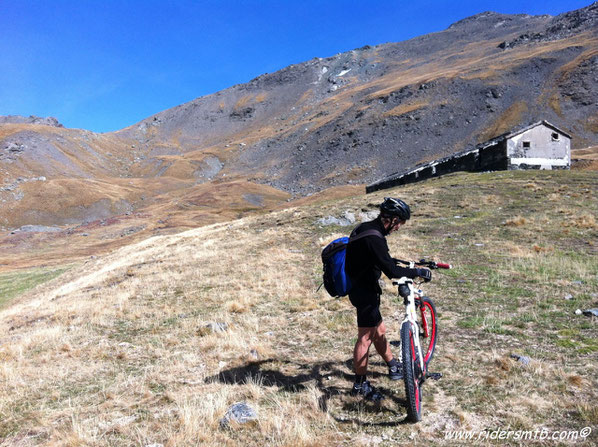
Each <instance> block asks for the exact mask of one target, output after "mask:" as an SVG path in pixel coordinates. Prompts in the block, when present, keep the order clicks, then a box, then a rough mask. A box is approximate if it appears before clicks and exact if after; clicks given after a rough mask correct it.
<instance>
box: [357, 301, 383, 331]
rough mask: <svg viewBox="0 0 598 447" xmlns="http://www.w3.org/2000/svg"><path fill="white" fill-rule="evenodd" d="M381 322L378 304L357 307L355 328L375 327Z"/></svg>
mask: <svg viewBox="0 0 598 447" xmlns="http://www.w3.org/2000/svg"><path fill="white" fill-rule="evenodd" d="M381 321H382V315H381V314H380V305H379V304H369V305H366V306H362V307H357V327H376V326H378V325H379V324H380V322H381Z"/></svg>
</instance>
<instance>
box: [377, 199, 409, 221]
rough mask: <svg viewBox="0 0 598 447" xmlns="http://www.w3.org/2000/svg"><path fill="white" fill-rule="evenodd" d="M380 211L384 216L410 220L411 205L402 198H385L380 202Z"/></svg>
mask: <svg viewBox="0 0 598 447" xmlns="http://www.w3.org/2000/svg"><path fill="white" fill-rule="evenodd" d="M380 211H381V212H382V214H383V215H384V216H393V217H398V218H399V219H401V220H409V218H410V217H411V210H410V209H409V205H407V204H406V203H405V202H403V201H402V200H401V199H394V198H392V197H385V198H384V202H382V203H381V204H380Z"/></svg>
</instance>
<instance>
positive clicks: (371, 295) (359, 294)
mask: <svg viewBox="0 0 598 447" xmlns="http://www.w3.org/2000/svg"><path fill="white" fill-rule="evenodd" d="M349 300H350V301H351V304H353V306H355V308H356V309H357V327H376V326H378V325H379V324H380V322H381V321H382V315H381V314H380V294H379V293H377V291H373V290H371V289H369V290H368V289H365V288H358V287H355V288H354V289H351V292H350V293H349Z"/></svg>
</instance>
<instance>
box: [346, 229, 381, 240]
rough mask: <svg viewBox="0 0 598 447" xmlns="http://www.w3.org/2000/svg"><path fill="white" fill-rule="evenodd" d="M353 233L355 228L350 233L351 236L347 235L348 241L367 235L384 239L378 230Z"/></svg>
mask: <svg viewBox="0 0 598 447" xmlns="http://www.w3.org/2000/svg"><path fill="white" fill-rule="evenodd" d="M353 233H355V230H353V232H352V233H351V236H350V237H349V243H351V242H353V241H356V240H358V239H361V238H364V237H367V236H378V237H381V238H382V239H384V236H383V235H382V233H380V232H379V231H378V230H365V231H363V232H361V233H359V234H358V235H354V234H353Z"/></svg>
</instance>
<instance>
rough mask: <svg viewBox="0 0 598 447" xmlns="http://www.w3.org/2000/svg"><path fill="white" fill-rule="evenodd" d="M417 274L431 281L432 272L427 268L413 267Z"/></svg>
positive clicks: (426, 280)
mask: <svg viewBox="0 0 598 447" xmlns="http://www.w3.org/2000/svg"><path fill="white" fill-rule="evenodd" d="M415 272H416V274H417V276H419V277H420V278H421V279H423V280H424V281H425V282H430V281H432V272H431V271H430V270H428V269H415Z"/></svg>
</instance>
